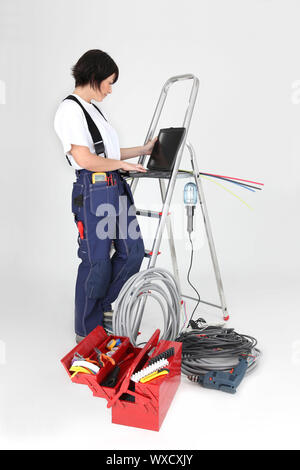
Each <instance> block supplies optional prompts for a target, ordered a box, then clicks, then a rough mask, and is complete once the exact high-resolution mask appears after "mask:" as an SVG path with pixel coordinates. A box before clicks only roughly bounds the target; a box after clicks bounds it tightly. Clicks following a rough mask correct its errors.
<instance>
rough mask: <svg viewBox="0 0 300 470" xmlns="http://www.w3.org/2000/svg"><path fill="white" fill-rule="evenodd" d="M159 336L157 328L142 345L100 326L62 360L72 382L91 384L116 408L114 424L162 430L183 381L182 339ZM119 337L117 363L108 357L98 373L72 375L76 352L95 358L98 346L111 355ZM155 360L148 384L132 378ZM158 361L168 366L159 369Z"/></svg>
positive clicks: (115, 358) (113, 408)
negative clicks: (113, 341) (110, 349)
mask: <svg viewBox="0 0 300 470" xmlns="http://www.w3.org/2000/svg"><path fill="white" fill-rule="evenodd" d="M159 335H160V331H159V330H156V331H155V333H154V334H153V335H152V337H151V338H150V339H149V341H148V343H147V344H146V345H145V346H144V347H143V348H139V347H134V346H132V344H131V343H130V341H129V339H128V338H126V337H117V336H114V335H111V336H107V334H106V332H105V330H104V329H103V328H102V327H100V326H97V327H96V328H95V329H94V330H93V331H92V332H91V333H90V334H89V335H88V336H86V337H85V338H84V339H83V340H82V341H81V342H80V343H79V344H78V345H77V346H76V347H75V348H74V349H73V350H72V351H70V352H69V353H68V354H67V355H66V356H65V357H64V358H63V359H62V360H61V362H62V364H63V365H64V367H65V369H66V370H67V373H68V375H69V377H70V378H71V380H72V382H74V383H81V384H85V385H88V387H89V388H90V389H91V390H92V392H93V395H94V396H97V397H102V398H106V400H107V402H108V403H107V407H108V408H111V409H112V422H113V423H115V424H123V425H126V426H134V427H139V428H143V429H150V430H155V431H159V429H160V426H161V424H162V422H163V420H164V418H165V416H166V414H167V411H168V409H169V407H170V405H171V402H172V400H173V398H174V395H175V393H176V391H177V388H178V386H179V384H180V377H181V347H182V346H181V343H178V342H173V341H165V340H161V341H159ZM116 339H119V340H120V341H121V344H120V345H119V346H118V348H117V350H116V351H115V352H114V354H113V359H114V361H115V366H114V365H113V364H112V363H111V362H110V361H108V360H104V361H103V362H104V367H101V368H100V370H99V372H98V373H96V374H84V373H78V374H77V375H76V376H75V377H72V376H71V373H70V372H69V368H70V367H71V362H72V359H73V357H74V354H75V353H76V352H77V353H79V354H80V355H81V356H83V357H85V358H90V360H94V359H96V352H95V348H97V349H98V350H99V351H101V352H102V353H105V354H106V355H107V352H106V351H107V349H108V348H107V346H108V345H110V342H111V340H116ZM111 344H113V343H111ZM171 348H173V350H172V351H171V353H170V351H168V350H170V349H171ZM150 352H152V353H151V356H150V357H149V354H150ZM164 355H166V357H165V356H164ZM152 359H153V364H152V363H151V364H150V366H151V367H153V366H154V369H152V371H151V374H152V375H150V374H149V372H148V374H147V376H146V377H145V378H148V379H149V380H148V381H145V383H142V382H134V381H133V380H131V378H132V376H133V375H134V374H135V373H137V372H139V371H141V370H145V369H147V368H148V366H149V361H152ZM154 359H155V362H154ZM158 361H167V362H168V366H162V367H161V368H160V369H157V370H155V363H156V362H158ZM165 369H167V370H165ZM114 374H116V377H114Z"/></svg>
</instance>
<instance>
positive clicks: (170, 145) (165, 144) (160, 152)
mask: <svg viewBox="0 0 300 470" xmlns="http://www.w3.org/2000/svg"><path fill="white" fill-rule="evenodd" d="M184 132H185V128H184V127H169V128H168V129H161V130H160V131H159V134H158V139H157V141H156V142H155V145H154V147H153V150H152V153H151V156H150V158H149V161H148V165H147V168H148V169H149V170H166V171H171V170H172V169H173V166H174V163H175V158H176V155H177V152H178V150H179V147H180V144H181V142H182V138H183V136H184Z"/></svg>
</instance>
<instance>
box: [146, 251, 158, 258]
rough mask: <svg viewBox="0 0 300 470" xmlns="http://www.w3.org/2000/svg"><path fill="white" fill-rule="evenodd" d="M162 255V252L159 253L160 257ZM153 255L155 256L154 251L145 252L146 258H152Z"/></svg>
mask: <svg viewBox="0 0 300 470" xmlns="http://www.w3.org/2000/svg"><path fill="white" fill-rule="evenodd" d="M160 254H161V251H159V252H158V255H160ZM152 255H153V251H150V250H145V258H151V256H152Z"/></svg>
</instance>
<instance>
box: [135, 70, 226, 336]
mask: <svg viewBox="0 0 300 470" xmlns="http://www.w3.org/2000/svg"><path fill="white" fill-rule="evenodd" d="M184 80H192V81H193V84H192V88H191V92H190V96H189V103H188V107H187V110H186V113H185V117H184V121H183V125H182V127H184V128H185V129H186V132H185V134H184V137H183V141H182V143H181V146H180V148H179V151H178V154H177V157H176V160H175V164H174V168H173V170H172V173H171V175H169V176H168V177H164V178H159V186H160V193H161V200H162V203H163V206H162V210H161V211H160V212H156V211H151V210H145V209H137V215H138V216H145V217H152V218H156V219H158V225H157V229H156V234H155V238H154V241H153V245H152V249H151V250H150V251H146V252H145V256H146V257H148V258H149V261H148V266H147V269H150V268H153V267H155V264H156V260H157V256H158V254H159V253H160V252H159V248H160V244H161V239H162V235H163V232H164V229H165V227H167V232H168V239H169V247H170V254H171V259H172V266H173V272H174V277H175V279H176V281H177V284H178V286H179V289H180V293H179V294H180V296H181V298H187V299H190V300H195V301H197V302H198V300H199V299H198V298H195V297H191V296H188V295H185V294H183V293H182V292H181V287H180V276H179V270H178V263H177V255H176V250H175V243H174V236H173V228H172V222H171V219H170V217H169V215H170V212H169V209H170V204H171V200H172V196H173V192H174V188H175V184H176V180H177V178H184V177H186V178H191V176H192V177H193V178H194V181H195V184H196V187H197V193H198V202H197V203H199V204H200V207H201V211H202V216H203V220H204V226H205V231H206V236H207V240H208V245H209V249H210V255H211V260H212V264H213V268H214V273H215V278H216V284H217V289H218V293H219V298H220V304H221V305H217V304H214V303H212V302H208V301H205V300H202V299H200V302H201V303H204V304H206V305H210V306H212V307H215V308H218V309H221V310H222V313H223V319H224V320H228V319H229V316H228V311H227V306H226V301H225V295H224V289H223V283H222V279H221V273H220V268H219V263H218V259H217V254H216V249H215V244H214V240H213V235H212V229H211V225H210V221H209V216H208V211H207V206H206V202H205V197H204V191H203V186H202V182H201V176H200V173H199V168H198V164H197V159H196V154H195V150H194V148H193V146H192V145H191V144H190V143H189V142H188V141H187V136H188V131H189V127H190V123H191V118H192V114H193V111H194V106H195V102H196V98H197V94H198V88H199V79H198V78H197V77H195V76H194V75H192V74H186V75H177V76H174V77H171V78H169V79H168V80H167V81H166V83H165V84H164V86H163V88H162V91H161V94H160V97H159V99H158V102H157V105H156V109H155V111H154V115H153V117H152V121H151V123H150V127H149V130H148V133H147V135H146V139H145V144H146V143H147V142H148V141H149V140H151V139H153V137H154V133H155V130H156V128H157V124H158V121H159V118H160V115H161V112H162V110H163V107H164V104H165V100H166V98H167V94H168V91H169V89H170V87H171V85H173V84H174V83H176V82H178V81H184ZM185 147H186V148H187V149H188V151H189V154H190V159H191V168H192V174H191V173H190V172H186V173H184V172H179V166H180V162H181V159H182V154H183V150H184V148H185ZM145 159H146V156H145V155H143V156H140V157H139V163H141V164H144V162H145ZM139 179H140V178H139V177H135V178H133V180H132V182H131V184H130V187H131V190H132V192H133V193H134V192H135V190H136V187H137V184H138V181H139ZM166 181H167V187H166V183H165V182H166ZM145 302H146V298H145V297H143V298H142V299H141V300H140V302H139V305H138V308H137V315H136V321H135V325H134V335H135V337H137V335H138V331H139V327H140V323H141V320H142V315H143V311H144V307H145Z"/></svg>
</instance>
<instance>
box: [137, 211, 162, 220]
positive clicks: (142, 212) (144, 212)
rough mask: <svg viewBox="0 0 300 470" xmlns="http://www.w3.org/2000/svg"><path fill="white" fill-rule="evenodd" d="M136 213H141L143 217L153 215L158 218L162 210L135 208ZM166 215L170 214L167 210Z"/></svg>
mask: <svg viewBox="0 0 300 470" xmlns="http://www.w3.org/2000/svg"><path fill="white" fill-rule="evenodd" d="M136 215H141V216H143V217H153V218H155V219H160V218H161V216H162V212H157V211H150V210H147V209H137V210H136ZM168 215H170V212H168Z"/></svg>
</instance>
